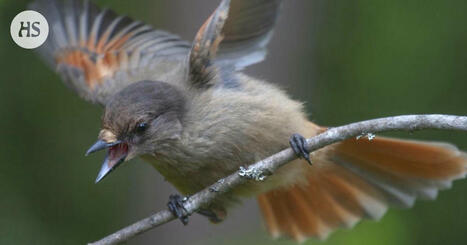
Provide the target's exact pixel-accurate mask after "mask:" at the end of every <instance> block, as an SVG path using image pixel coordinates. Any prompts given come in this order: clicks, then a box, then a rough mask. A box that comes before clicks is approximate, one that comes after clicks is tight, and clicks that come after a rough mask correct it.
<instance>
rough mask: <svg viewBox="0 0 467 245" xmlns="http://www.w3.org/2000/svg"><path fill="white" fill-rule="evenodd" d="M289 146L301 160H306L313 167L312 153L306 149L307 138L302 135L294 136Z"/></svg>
mask: <svg viewBox="0 0 467 245" xmlns="http://www.w3.org/2000/svg"><path fill="white" fill-rule="evenodd" d="M289 144H290V147H292V150H293V151H294V152H295V154H296V155H297V156H298V157H299V158H304V159H305V160H306V161H307V162H308V163H309V164H310V165H311V159H310V152H309V151H308V150H307V149H306V148H305V144H306V139H305V137H303V136H301V135H300V134H293V135H292V136H291V137H290V140H289Z"/></svg>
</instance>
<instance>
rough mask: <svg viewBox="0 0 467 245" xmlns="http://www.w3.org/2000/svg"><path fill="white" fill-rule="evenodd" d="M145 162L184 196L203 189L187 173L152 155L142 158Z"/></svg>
mask: <svg viewBox="0 0 467 245" xmlns="http://www.w3.org/2000/svg"><path fill="white" fill-rule="evenodd" d="M141 158H142V159H143V160H144V161H145V162H148V163H149V164H151V165H152V166H153V167H154V168H155V169H156V170H157V171H158V172H159V173H160V174H161V175H162V176H163V177H164V179H165V180H166V181H168V182H169V183H171V184H172V185H173V186H174V187H175V188H176V189H177V190H178V191H179V192H180V193H182V194H184V195H189V194H193V193H195V192H197V191H199V190H201V189H202V188H203V186H200V185H199V184H198V183H197V181H196V178H190V177H187V176H186V173H182V172H180V170H179V169H177V168H174V167H173V166H171V165H170V164H168V163H167V162H165V161H163V160H159V159H156V158H155V157H153V156H151V155H144V156H142V157H141Z"/></svg>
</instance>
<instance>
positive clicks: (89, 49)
mask: <svg viewBox="0 0 467 245" xmlns="http://www.w3.org/2000/svg"><path fill="white" fill-rule="evenodd" d="M31 7H32V8H33V9H35V10H37V11H39V12H40V13H42V14H43V15H44V16H45V17H46V19H47V20H48V23H49V26H50V32H49V37H48V40H47V41H46V43H45V44H44V45H43V46H42V47H41V48H40V49H39V52H40V54H41V56H42V57H43V58H44V59H45V60H46V61H47V63H49V64H50V65H51V66H52V67H53V68H54V69H56V71H57V72H58V73H59V74H60V75H61V76H62V78H63V80H64V81H65V84H66V85H68V86H69V87H70V88H71V89H73V90H74V91H75V92H77V93H78V94H79V95H80V96H81V97H82V98H84V99H85V100H87V101H90V102H93V103H99V104H102V105H104V104H105V103H106V101H107V99H108V98H109V97H110V96H112V95H113V94H114V93H116V92H118V91H119V90H120V89H122V88H124V87H126V86H127V85H128V84H129V83H131V82H135V81H137V80H144V79H150V78H158V77H166V75H167V73H169V72H171V70H173V67H174V66H177V65H180V64H181V63H182V62H186V57H187V55H188V53H189V50H190V45H189V43H187V42H185V41H183V40H180V38H179V37H178V36H176V35H173V34H170V33H167V32H164V31H161V30H155V29H153V28H152V27H151V26H149V25H147V24H144V23H142V22H139V21H134V20H132V19H131V18H128V17H125V16H118V15H117V14H115V13H114V12H113V11H111V10H107V9H104V10H101V9H99V8H98V7H97V6H95V5H94V4H92V3H89V2H88V1H79V0H73V1H67V2H66V3H61V2H56V1H50V0H47V1H46V0H38V1H36V2H34V3H33V4H31Z"/></svg>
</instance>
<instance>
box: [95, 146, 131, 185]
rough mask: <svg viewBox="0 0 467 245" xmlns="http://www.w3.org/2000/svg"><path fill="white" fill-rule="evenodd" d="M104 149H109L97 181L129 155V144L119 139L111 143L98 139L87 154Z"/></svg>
mask: <svg viewBox="0 0 467 245" xmlns="http://www.w3.org/2000/svg"><path fill="white" fill-rule="evenodd" d="M104 149H108V150H107V155H106V156H105V159H104V163H103V164H102V167H101V170H100V171H99V174H98V175H97V178H96V183H97V182H99V181H101V180H102V179H103V178H104V177H105V176H107V175H108V174H109V173H110V172H112V170H114V169H115V168H116V167H118V165H120V163H122V162H123V161H125V158H126V156H127V155H128V144H126V143H124V142H122V141H119V140H117V141H114V142H111V143H108V142H105V141H103V140H98V141H97V142H96V143H94V145H92V146H91V147H90V148H89V150H88V151H87V152H86V156H87V155H89V154H91V153H93V152H96V151H100V150H104Z"/></svg>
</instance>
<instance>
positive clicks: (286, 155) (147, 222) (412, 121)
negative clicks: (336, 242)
mask: <svg viewBox="0 0 467 245" xmlns="http://www.w3.org/2000/svg"><path fill="white" fill-rule="evenodd" d="M420 129H445V130H464V131H467V116H452V115H406V116H395V117H386V118H379V119H373V120H367V121H362V122H357V123H351V124H348V125H345V126H341V127H335V128H329V129H328V130H327V131H325V132H323V133H321V134H319V135H317V136H315V137H312V138H310V139H307V145H306V148H307V149H308V150H309V151H310V152H312V151H315V150H317V149H320V148H322V147H325V146H327V145H330V144H333V143H336V142H339V141H342V140H345V139H349V138H352V137H356V136H359V135H364V134H369V135H373V133H377V132H383V131H393V130H405V131H415V130H420ZM295 158H296V155H295V154H294V152H293V151H292V149H290V148H288V149H285V150H283V151H281V152H278V153H276V154H274V155H272V156H270V157H268V158H266V159H263V160H261V161H259V162H257V163H255V164H252V165H250V166H249V167H248V168H247V169H242V170H239V171H237V172H235V173H233V174H231V175H230V176H227V177H225V178H224V179H222V181H218V182H217V183H214V184H213V185H212V186H209V187H207V188H205V189H204V190H202V191H200V192H198V193H196V194H194V195H192V196H190V198H188V200H187V201H186V202H185V203H184V204H185V209H186V210H187V212H188V214H192V213H193V212H195V211H196V210H197V209H199V207H201V206H203V205H205V204H208V203H210V202H211V201H212V200H213V199H215V198H216V197H217V196H218V195H222V193H225V192H228V191H229V190H231V189H232V188H235V187H236V186H238V185H239V184H241V183H244V182H246V181H248V179H261V178H264V177H265V176H267V175H270V174H272V173H273V172H274V171H275V170H276V169H277V168H279V167H281V166H283V165H284V164H286V163H288V162H290V161H291V160H294V159H295ZM248 173H253V174H254V175H255V176H249V175H248ZM212 190H216V191H212ZM175 218H176V217H175V216H173V215H172V213H171V212H169V211H168V210H162V211H160V212H157V213H155V214H153V215H151V216H149V217H147V218H145V219H142V220H140V221H138V222H136V223H134V224H132V225H130V226H127V227H125V228H123V229H121V230H119V231H117V232H115V233H113V234H111V235H109V236H107V237H105V238H103V239H101V240H99V241H96V242H93V243H89V244H90V245H103V244H116V243H120V242H124V241H127V240H128V239H130V238H132V237H134V236H136V235H138V234H140V233H143V232H145V231H148V230H149V229H152V228H154V227H157V226H160V225H162V224H165V223H167V222H169V221H171V220H174V219H175Z"/></svg>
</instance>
